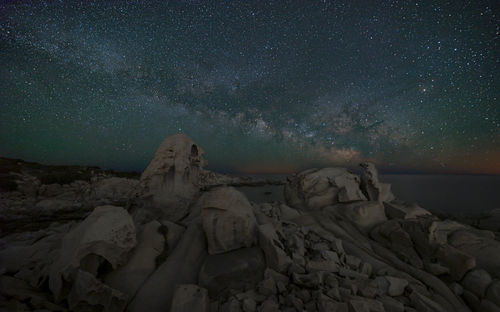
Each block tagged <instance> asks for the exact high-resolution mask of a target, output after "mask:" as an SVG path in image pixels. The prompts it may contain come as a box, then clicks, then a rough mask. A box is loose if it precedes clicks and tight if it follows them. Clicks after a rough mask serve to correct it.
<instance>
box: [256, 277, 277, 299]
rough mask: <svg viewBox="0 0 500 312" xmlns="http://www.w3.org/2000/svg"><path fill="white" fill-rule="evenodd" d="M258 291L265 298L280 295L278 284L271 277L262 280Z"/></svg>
mask: <svg viewBox="0 0 500 312" xmlns="http://www.w3.org/2000/svg"><path fill="white" fill-rule="evenodd" d="M258 290H259V293H261V294H263V295H264V296H273V295H276V294H277V293H278V289H277V288H276V282H275V281H274V279H273V278H271V277H269V278H266V279H264V280H262V281H261V282H260V283H259V285H258Z"/></svg>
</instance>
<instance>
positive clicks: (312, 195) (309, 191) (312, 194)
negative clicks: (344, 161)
mask: <svg viewBox="0 0 500 312" xmlns="http://www.w3.org/2000/svg"><path fill="white" fill-rule="evenodd" d="M340 193H341V195H340V197H339V194H340ZM285 199H286V202H287V204H288V205H289V206H291V207H294V208H296V209H302V210H318V209H321V208H323V207H326V206H331V205H333V204H336V203H339V202H341V201H342V202H352V201H360V200H366V197H365V196H364V195H363V193H362V192H361V190H360V189H359V178H358V176H356V175H355V174H352V173H350V172H349V171H347V169H345V168H323V169H309V170H306V171H302V172H300V173H298V174H295V175H292V176H290V177H288V178H287V183H286V184H285Z"/></svg>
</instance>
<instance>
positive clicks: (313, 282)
mask: <svg viewBox="0 0 500 312" xmlns="http://www.w3.org/2000/svg"><path fill="white" fill-rule="evenodd" d="M292 279H293V282H294V283H295V284H297V285H299V286H303V287H309V288H314V287H318V286H319V285H320V284H321V283H322V282H323V276H322V274H321V273H320V272H316V273H309V274H297V273H293V274H292Z"/></svg>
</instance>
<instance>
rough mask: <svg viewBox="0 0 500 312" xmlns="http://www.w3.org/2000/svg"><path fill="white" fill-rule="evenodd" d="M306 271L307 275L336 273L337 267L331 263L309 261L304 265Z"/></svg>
mask: <svg viewBox="0 0 500 312" xmlns="http://www.w3.org/2000/svg"><path fill="white" fill-rule="evenodd" d="M306 270H307V272H308V273H315V272H320V271H325V272H338V271H339V266H338V264H336V263H335V262H333V261H327V260H323V261H312V260H311V261H309V262H307V265H306Z"/></svg>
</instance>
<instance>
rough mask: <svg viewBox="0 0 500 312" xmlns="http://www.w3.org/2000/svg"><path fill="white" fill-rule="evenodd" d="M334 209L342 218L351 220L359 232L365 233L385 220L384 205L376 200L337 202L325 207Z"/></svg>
mask: <svg viewBox="0 0 500 312" xmlns="http://www.w3.org/2000/svg"><path fill="white" fill-rule="evenodd" d="M326 209H328V211H335V212H336V213H337V214H338V215H340V216H341V217H342V218H344V219H347V220H349V221H351V222H352V223H353V224H354V225H355V226H356V227H357V228H358V229H359V230H360V231H361V232H363V233H365V234H367V233H369V232H370V230H371V229H372V228H373V227H374V226H375V225H377V224H380V223H383V222H385V221H387V217H386V216H385V213H384V206H383V205H382V204H381V203H379V202H377V201H362V202H356V203H351V204H338V205H336V206H333V207H328V208H326Z"/></svg>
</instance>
